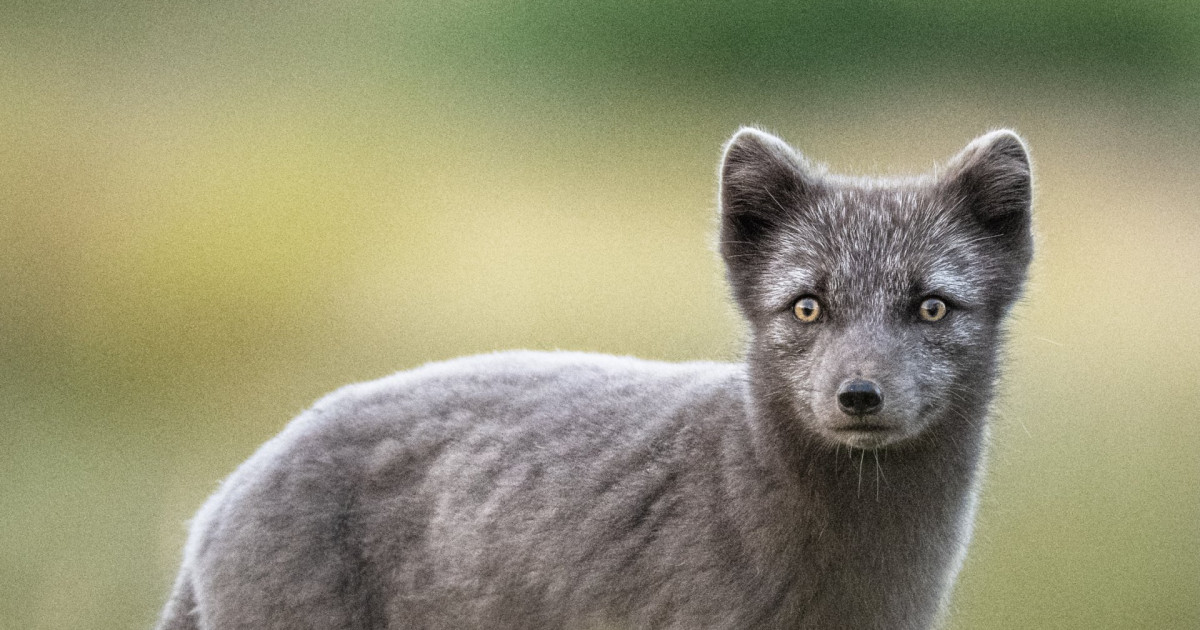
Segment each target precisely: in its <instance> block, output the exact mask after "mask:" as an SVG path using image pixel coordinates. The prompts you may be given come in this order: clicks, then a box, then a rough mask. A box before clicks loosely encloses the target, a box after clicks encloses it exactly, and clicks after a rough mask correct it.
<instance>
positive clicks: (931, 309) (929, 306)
mask: <svg viewBox="0 0 1200 630" xmlns="http://www.w3.org/2000/svg"><path fill="white" fill-rule="evenodd" d="M925 312H926V313H928V314H929V316H930V317H937V316H938V315H941V314H942V303H941V302H939V301H937V300H929V301H928V302H925Z"/></svg>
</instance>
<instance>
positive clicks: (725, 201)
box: [720, 127, 814, 258]
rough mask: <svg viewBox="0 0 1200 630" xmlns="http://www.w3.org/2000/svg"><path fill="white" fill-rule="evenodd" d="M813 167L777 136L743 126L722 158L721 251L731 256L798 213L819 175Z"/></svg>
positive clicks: (726, 147)
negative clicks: (813, 172)
mask: <svg viewBox="0 0 1200 630" xmlns="http://www.w3.org/2000/svg"><path fill="white" fill-rule="evenodd" d="M810 169H811V167H810V166H809V164H808V163H807V162H806V161H805V159H804V157H803V156H801V155H800V153H799V152H797V151H796V150H795V149H793V148H792V147H790V146H788V145H787V143H786V142H784V141H783V140H780V139H779V138H776V137H775V136H773V135H771V134H769V133H767V132H765V131H760V130H758V129H754V128H752V127H742V128H741V129H740V130H738V132H737V133H736V134H734V136H733V138H730V140H729V142H728V143H727V144H726V145H725V155H724V157H723V158H722V159H721V184H720V186H721V192H720V199H721V252H722V253H723V254H725V255H726V257H727V258H728V257H729V256H730V255H731V254H732V253H734V252H736V251H737V250H738V249H740V248H742V247H745V246H747V245H753V244H756V243H758V242H759V241H760V239H761V238H762V237H763V235H764V234H766V233H768V232H770V230H771V228H772V227H774V226H776V225H777V224H778V222H779V221H780V220H781V219H782V218H783V217H784V216H786V215H787V214H788V213H789V212H794V211H795V210H796V209H797V207H798V205H799V202H800V201H802V198H803V197H804V196H805V195H808V194H810V192H811V189H812V187H813V181H814V179H813V178H812V177H811V176H810V175H809V172H808V171H809V170H810Z"/></svg>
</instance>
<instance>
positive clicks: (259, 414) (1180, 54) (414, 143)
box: [0, 0, 1200, 629]
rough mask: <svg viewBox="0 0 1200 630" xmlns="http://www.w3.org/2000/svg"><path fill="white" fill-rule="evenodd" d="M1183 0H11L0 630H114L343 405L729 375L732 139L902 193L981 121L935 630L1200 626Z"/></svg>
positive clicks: (2, 304)
mask: <svg viewBox="0 0 1200 630" xmlns="http://www.w3.org/2000/svg"><path fill="white" fill-rule="evenodd" d="M1197 114H1200V5H1198V4H1197V3H1194V2H1182V1H1181V2H1158V3H1146V4H1135V3H1129V2H1116V1H1113V0H1106V1H1100V2H1082V1H1081V0H1065V1H1059V2H1007V3H991V4H989V3H961V4H957V5H953V6H943V4H942V3H935V2H931V1H925V0H903V1H899V2H880V1H874V2H862V1H856V2H848V3H841V4H838V5H826V4H822V3H816V2H796V3H791V4H785V3H779V2H775V1H771V0H753V1H749V2H743V3H736V4H729V5H726V4H720V3H717V2H714V1H708V0H698V1H696V2H692V3H682V2H664V3H639V2H634V1H632V0H604V1H596V2H588V3H582V4H572V3H551V2H545V1H533V0H523V1H522V0H492V1H490V2H484V1H479V2H474V3H472V2H464V1H459V0H455V1H449V2H446V1H443V2H434V1H432V0H421V1H418V2H404V3H400V2H398V3H394V4H383V3H368V2H328V1H319V0H301V1H299V2H292V3H282V2H233V1H228V2H227V1H218V2H211V3H192V4H180V3H161V2H148V1H146V2H139V1H128V0H121V1H116V2H110V3H82V2H71V1H63V2H39V3H20V2H17V3H6V4H5V7H4V8H0V627H3V628H14V629H15V628H22V629H62V628H146V627H149V626H150V625H151V624H152V623H153V620H154V618H155V615H156V614H157V611H158V608H159V606H160V605H161V603H162V602H163V600H164V599H165V596H166V593H167V590H168V588H169V584H170V581H171V579H172V577H173V574H174V571H175V569H176V567H177V564H178V561H179V554H180V549H181V545H182V543H183V540H184V536H185V529H184V528H185V523H186V521H187V519H188V518H189V517H190V515H191V514H192V513H193V512H194V511H195V509H196V508H197V507H199V505H200V503H201V502H202V500H203V499H204V497H205V496H207V494H208V493H210V492H211V491H212V490H213V489H214V488H215V486H216V484H217V482H218V481H219V480H220V479H221V478H222V477H224V476H225V475H226V474H228V473H229V472H230V471H231V470H232V469H233V467H234V466H235V465H237V463H239V462H240V461H241V460H243V459H244V458H246V457H247V456H248V455H249V454H250V453H251V452H253V450H254V449H255V448H256V446H257V445H258V444H260V443H261V442H262V441H263V440H265V439H266V438H268V437H269V436H271V435H273V434H274V433H275V432H277V431H278V430H279V429H280V428H281V427H282V426H283V425H284V424H285V423H286V422H287V421H288V419H289V418H290V417H292V416H293V415H294V414H296V413H297V412H299V411H300V410H302V409H303V408H305V407H306V406H307V405H309V404H310V403H311V402H312V401H313V400H315V399H316V398H317V397H319V396H320V395H322V394H323V393H325V392H328V391H330V390H332V389H334V388H336V387H338V386H339V385H342V384H344V383H347V382H351V381H355V380H362V379H368V378H374V377H378V376H382V375H384V374H387V373H390V372H392V371H395V370H398V369H404V368H408V367H412V366H415V365H418V364H421V363H423V362H426V361H430V360H436V359H442V358H447V357H452V356H456V355H461V354H468V353H478V352H487V351H491V350H495V349H504V348H514V347H531V348H569V349H577V350H594V351H602V352H612V353H620V354H634V355H640V356H644V357H650V358H661V359H671V360H676V359H693V358H714V359H736V358H737V356H738V354H739V351H740V347H741V335H742V331H741V329H740V324H739V322H738V319H737V317H736V315H735V313H734V311H733V310H732V308H731V307H730V306H729V305H728V301H727V299H726V288H725V286H724V284H723V280H722V275H721V274H722V271H721V266H720V263H719V260H718V259H717V257H716V255H715V254H714V253H713V247H712V241H713V229H714V225H715V224H714V220H715V186H716V184H715V172H716V166H717V160H718V157H719V150H720V147H721V144H722V142H723V141H724V140H725V139H726V138H727V137H728V136H729V135H730V134H732V133H733V131H734V130H736V128H737V127H738V126H739V125H741V124H751V123H753V124H760V125H763V126H765V127H766V128H768V129H771V130H773V131H775V132H778V133H780V134H781V135H783V136H784V137H785V138H787V139H788V140H790V141H791V142H792V143H793V144H795V145H797V146H798V147H800V148H801V149H802V150H803V151H805V152H806V153H807V154H808V155H810V156H811V157H813V158H815V159H817V160H820V161H824V162H827V163H829V164H830V165H831V167H832V168H834V169H835V170H839V171H849V172H856V173H905V172H917V171H923V170H925V169H927V168H929V167H930V166H931V165H932V164H933V163H934V162H935V161H938V160H944V159H945V158H947V157H949V156H950V155H952V154H953V153H954V152H955V151H957V150H958V149H959V148H960V147H961V146H963V145H964V144H965V143H966V142H968V141H969V140H970V139H971V138H973V137H974V136H975V135H977V134H979V133H982V132H984V131H987V130H988V129H990V128H995V127H999V126H1011V127H1014V128H1015V129H1017V130H1018V131H1019V132H1021V133H1022V134H1023V135H1024V136H1025V137H1026V138H1027V139H1028V141H1029V143H1030V145H1031V147H1032V152H1033V156H1034V160H1035V177H1036V213H1037V227H1038V236H1039V252H1038V258H1037V261H1036V263H1035V268H1034V274H1033V279H1032V284H1031V287H1030V290H1029V292H1028V296H1027V300H1026V301H1025V303H1023V304H1022V305H1020V306H1019V307H1018V310H1017V312H1016V318H1015V322H1014V325H1013V335H1012V338H1013V343H1012V347H1011V351H1010V352H1009V366H1010V367H1009V370H1008V372H1007V375H1006V378H1005V382H1004V387H1003V392H1004V394H1003V396H1002V398H1001V400H1000V401H999V403H998V405H997V414H996V416H995V426H996V430H995V444H994V448H993V450H992V456H991V462H990V470H989V475H988V481H987V485H986V489H985V493H984V496H983V501H982V509H981V513H980V517H979V522H978V528H977V535H976V539H975V543H974V545H973V547H972V550H971V553H970V556H969V559H968V561H967V565H966V569H965V571H964V574H963V576H962V579H961V581H960V583H959V586H958V589H957V591H956V596H955V600H954V607H953V613H952V617H951V619H950V622H949V627H950V628H953V629H983V628H1055V629H1067V628H1079V629H1096V628H1179V629H1195V628H1200V455H1198V453H1200V430H1198V425H1200V323H1198V322H1200V166H1198V161H1197V149H1198V148H1200V126H1198V125H1197V120H1200V117H1198V116H1197Z"/></svg>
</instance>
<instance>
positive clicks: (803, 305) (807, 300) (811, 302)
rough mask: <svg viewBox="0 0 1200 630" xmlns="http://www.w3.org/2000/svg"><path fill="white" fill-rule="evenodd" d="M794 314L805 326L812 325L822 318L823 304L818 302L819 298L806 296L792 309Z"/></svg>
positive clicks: (797, 301)
mask: <svg viewBox="0 0 1200 630" xmlns="http://www.w3.org/2000/svg"><path fill="white" fill-rule="evenodd" d="M792 314H793V315H795V316H796V319H798V320H800V321H802V322H804V323H805V324H811V323H813V322H815V321H817V320H818V319H820V318H821V303H820V302H818V301H817V298H815V297H813V296H811V295H806V296H804V297H802V298H800V299H799V300H796V304H795V306H793V307H792Z"/></svg>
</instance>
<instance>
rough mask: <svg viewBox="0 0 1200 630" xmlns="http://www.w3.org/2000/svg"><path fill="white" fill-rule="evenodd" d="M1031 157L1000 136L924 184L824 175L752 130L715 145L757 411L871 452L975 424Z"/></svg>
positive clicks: (1017, 253)
mask: <svg viewBox="0 0 1200 630" xmlns="http://www.w3.org/2000/svg"><path fill="white" fill-rule="evenodd" d="M1031 197H1032V188H1031V179H1030V168H1029V157H1028V154H1027V152H1026V149H1025V144H1024V143H1023V142H1022V140H1021V139H1020V137H1018V136H1017V135H1016V134H1015V133H1013V132H1011V131H1006V130H1005V131H994V132H991V133H989V134H986V135H984V136H981V137H979V138H977V139H975V140H974V141H973V142H971V143H970V144H969V145H967V147H966V148H965V149H963V150H962V151H961V152H960V153H959V154H958V155H957V156H955V157H954V158H952V159H951V160H950V161H949V163H948V164H947V165H946V166H945V167H943V168H941V169H938V170H937V171H935V172H934V173H932V174H928V175H924V176H920V177H912V178H903V179H889V180H884V179H867V178H851V177H845V176H839V175H832V174H829V173H827V172H825V171H824V170H823V169H822V168H820V167H817V166H815V165H814V164H812V163H811V162H809V161H808V160H807V159H805V158H804V156H802V155H801V154H800V153H799V152H798V151H796V150H795V149H793V148H792V147H790V146H788V145H787V144H786V143H785V142H783V141H782V140H780V139H779V138H776V137H775V136H773V135H770V134H768V133H765V132H763V131H760V130H757V129H751V128H744V129H742V130H741V131H739V132H738V133H737V134H736V135H735V136H734V137H733V138H732V139H731V140H730V141H729V142H728V144H727V145H726V147H725V153H724V158H723V160H722V165H721V183H720V204H721V226H720V251H721V255H722V257H723V258H724V260H725V264H726V270H727V275H728V279H729V282H730V285H731V287H732V290H733V294H734V299H735V300H736V302H737V305H738V307H739V309H740V310H741V312H742V314H743V315H744V316H745V318H746V320H747V322H748V324H749V329H750V335H751V336H750V347H749V351H748V355H749V356H748V362H749V365H750V370H751V374H752V379H753V381H752V382H753V383H754V386H755V387H756V389H757V391H758V392H760V394H761V395H762V396H766V397H768V398H769V399H770V400H769V401H767V403H768V404H770V405H772V406H775V407H776V408H782V409H785V410H786V411H787V412H788V415H789V416H790V417H791V418H793V419H794V422H795V423H796V426H797V428H798V429H799V430H802V431H805V432H807V433H809V434H813V435H815V436H817V437H818V439H820V440H822V441H824V442H826V443H829V444H846V445H850V446H852V447H856V448H863V449H874V448H881V447H885V446H888V445H892V444H900V443H904V442H906V441H911V440H914V439H916V438H918V436H921V435H922V434H923V433H925V432H926V431H928V430H930V429H931V427H934V426H936V425H938V424H939V423H943V422H954V423H964V422H965V423H971V422H982V418H981V417H971V416H974V415H976V414H978V413H979V411H980V409H978V408H977V407H979V406H980V405H986V403H987V401H988V400H989V399H990V395H991V387H992V384H993V381H994V373H995V364H996V355H997V352H998V348H999V345H1000V341H1001V339H1000V338H1001V335H1002V325H1003V321H1004V318H1005V316H1006V314H1007V313H1008V311H1009V309H1010V307H1011V306H1012V304H1013V302H1014V301H1015V300H1016V299H1017V298H1018V297H1019V295H1020V292H1021V288H1022V285H1023V284H1024V280H1025V275H1026V269H1027V267H1028V265H1029V261H1030V258H1031V255H1032V251H1033V243H1032V236H1031V217H1030V205H1031Z"/></svg>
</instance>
